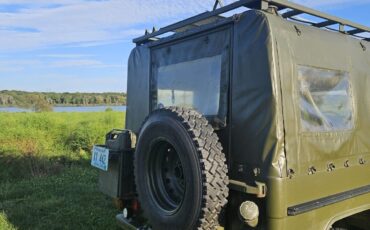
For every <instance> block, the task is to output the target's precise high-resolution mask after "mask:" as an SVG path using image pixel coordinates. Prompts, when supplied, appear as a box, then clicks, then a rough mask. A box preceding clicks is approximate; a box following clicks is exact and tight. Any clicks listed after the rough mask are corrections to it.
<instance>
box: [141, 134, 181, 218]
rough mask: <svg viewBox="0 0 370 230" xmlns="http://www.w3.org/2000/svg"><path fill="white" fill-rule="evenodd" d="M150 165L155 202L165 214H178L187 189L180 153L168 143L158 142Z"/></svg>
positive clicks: (153, 149) (151, 185) (150, 159)
mask: <svg viewBox="0 0 370 230" xmlns="http://www.w3.org/2000/svg"><path fill="white" fill-rule="evenodd" d="M148 163H149V167H148V169H149V183H150V190H151V194H152V196H153V198H154V200H155V201H156V203H157V204H158V205H159V206H160V207H161V208H162V209H163V211H164V212H166V213H168V214H173V213H175V212H177V211H178V209H179V208H180V207H181V204H182V201H183V198H184V194H185V189H186V183H185V177H184V172H183V167H182V164H181V160H180V157H179V154H178V152H177V151H176V149H175V148H174V147H173V146H172V145H171V144H170V143H169V142H168V141H166V140H157V141H156V142H155V143H154V145H153V148H152V151H151V153H150V158H149V161H148Z"/></svg>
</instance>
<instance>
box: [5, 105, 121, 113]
mask: <svg viewBox="0 0 370 230" xmlns="http://www.w3.org/2000/svg"><path fill="white" fill-rule="evenodd" d="M107 108H112V109H113V111H121V112H124V111H126V106H61V107H57V106H56V107H54V112H102V111H105V110H106V109H107ZM0 112H9V113H19V112H32V111H31V110H29V109H23V108H17V107H0Z"/></svg>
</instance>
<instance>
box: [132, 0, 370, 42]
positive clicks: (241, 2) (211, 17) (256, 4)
mask: <svg viewBox="0 0 370 230" xmlns="http://www.w3.org/2000/svg"><path fill="white" fill-rule="evenodd" d="M240 7H246V8H249V9H259V10H268V9H269V8H270V7H275V9H277V11H281V10H284V13H282V14H281V16H282V17H283V18H286V19H291V20H297V19H296V18H294V17H295V16H297V15H300V14H306V15H310V16H314V17H316V18H319V19H322V21H321V22H317V23H315V22H308V21H307V22H306V23H308V24H309V25H312V26H315V27H318V28H326V27H327V26H333V25H336V24H337V25H338V30H336V31H338V32H341V33H344V34H348V35H353V36H356V37H360V36H359V35H358V34H360V33H365V32H367V33H370V28H369V27H367V26H364V25H360V24H357V23H355V22H351V21H349V20H345V19H341V18H338V17H335V16H332V15H329V14H326V13H323V12H320V11H318V10H314V9H311V8H308V7H305V6H302V5H299V4H296V3H293V2H289V1H286V0H238V1H236V2H234V3H231V4H229V5H226V6H223V7H221V8H218V9H215V8H214V10H213V11H207V12H204V13H201V14H198V15H196V16H193V17H191V18H188V19H185V20H183V21H179V22H177V23H174V24H171V25H169V26H166V27H163V28H161V29H159V30H158V31H154V32H152V33H148V34H145V35H143V36H141V37H138V38H135V39H134V40H133V42H134V43H136V45H141V44H145V43H147V42H149V41H152V40H158V36H160V35H163V34H166V33H169V32H173V33H176V32H181V31H184V30H186V28H193V27H197V26H200V25H203V24H207V23H211V22H213V21H215V20H217V19H218V18H220V15H221V14H223V13H226V12H229V11H231V10H234V9H237V8H240ZM297 21H299V20H297ZM346 27H349V29H348V30H346ZM330 29H331V30H333V28H330ZM334 30H335V29H334ZM363 40H364V41H369V40H370V38H367V37H363Z"/></svg>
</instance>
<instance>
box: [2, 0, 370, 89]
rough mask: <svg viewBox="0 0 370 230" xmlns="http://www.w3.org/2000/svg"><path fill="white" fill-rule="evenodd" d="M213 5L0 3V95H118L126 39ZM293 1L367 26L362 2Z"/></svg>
mask: <svg viewBox="0 0 370 230" xmlns="http://www.w3.org/2000/svg"><path fill="white" fill-rule="evenodd" d="M213 2H214V1H213V0H202V1H197V0H181V1H180V0H151V1H150V0H33V1H31V0H0V90H5V89H7V90H13V89H15V90H26V91H57V92H112V91H114V92H123V91H126V72H127V58H128V55H129V53H130V50H131V49H132V48H133V47H134V45H133V44H132V42H131V40H132V39H133V38H134V37H137V36H140V35H142V34H143V33H144V30H145V29H146V28H148V29H149V28H152V27H153V26H154V25H155V26H156V27H157V28H158V27H163V26H165V25H167V24H169V23H172V22H176V21H177V20H180V19H184V18H186V17H189V16H192V15H194V14H196V13H201V12H204V11H205V10H210V9H211V8H212V6H213ZM224 2H225V3H226V4H227V3H231V2H233V0H225V1H224ZM295 2H297V3H301V4H303V5H306V6H309V7H314V8H316V9H319V10H322V11H324V12H327V13H330V14H334V15H336V16H339V17H343V18H346V19H350V20H353V21H355V22H358V23H361V24H364V25H367V26H370V0H296V1H295Z"/></svg>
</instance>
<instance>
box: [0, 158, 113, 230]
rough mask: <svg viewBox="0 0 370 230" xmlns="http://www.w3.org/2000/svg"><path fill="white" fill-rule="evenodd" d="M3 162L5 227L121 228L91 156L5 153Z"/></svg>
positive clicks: (0, 205) (0, 207)
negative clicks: (74, 156)
mask: <svg viewBox="0 0 370 230" xmlns="http://www.w3.org/2000/svg"><path fill="white" fill-rule="evenodd" d="M0 166H1V167H0V214H1V215H2V216H3V218H0V228H1V229H4V230H9V229H13V227H14V228H16V229H116V225H115V219H114V217H115V215H116V214H117V212H118V211H117V210H116V209H115V208H114V207H113V205H112V202H111V200H110V199H109V198H108V197H106V196H104V195H102V194H101V193H100V192H99V191H98V185H97V180H98V170H96V169H93V168H92V167H90V166H89V161H88V160H86V159H80V160H71V159H68V158H65V157H54V158H40V157H34V156H29V157H27V156H23V157H11V156H8V155H4V154H1V153H0ZM4 166H5V167H4Z"/></svg>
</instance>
